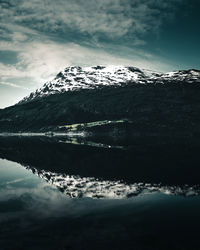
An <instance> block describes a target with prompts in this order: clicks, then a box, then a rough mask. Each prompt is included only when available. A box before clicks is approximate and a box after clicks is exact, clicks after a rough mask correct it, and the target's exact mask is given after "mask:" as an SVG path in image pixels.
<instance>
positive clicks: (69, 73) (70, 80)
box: [21, 66, 200, 103]
mask: <svg viewBox="0 0 200 250" xmlns="http://www.w3.org/2000/svg"><path fill="white" fill-rule="evenodd" d="M172 81H180V82H187V83H194V82H197V83H200V71H197V70H183V71H175V72H169V73H166V74H162V73H156V72H153V71H148V70H140V69H139V68H135V67H123V66H107V67H104V66H95V67H85V68H82V67H68V68H66V69H65V70H64V71H61V72H60V73H59V74H57V76H56V77H55V78H54V79H53V80H52V81H50V82H47V83H45V84H44V85H43V86H42V87H41V88H39V89H37V90H36V91H35V92H32V93H31V94H30V95H29V96H28V97H25V98H24V99H23V100H22V101H21V103H22V102H26V101H31V100H34V99H35V98H38V97H44V96H48V95H52V94H58V93H64V92H67V91H79V90H83V89H97V88H102V87H105V86H113V87H117V86H119V87H123V86H125V85H127V84H129V83H135V84H164V83H166V82H167V83H169V82H172Z"/></svg>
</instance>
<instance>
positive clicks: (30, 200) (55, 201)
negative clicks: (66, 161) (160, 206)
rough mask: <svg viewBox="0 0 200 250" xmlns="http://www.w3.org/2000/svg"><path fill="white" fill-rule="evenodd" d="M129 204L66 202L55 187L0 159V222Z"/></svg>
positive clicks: (89, 201)
mask: <svg viewBox="0 0 200 250" xmlns="http://www.w3.org/2000/svg"><path fill="white" fill-rule="evenodd" d="M146 198H147V197H146ZM143 199H145V197H143ZM129 202H130V200H121V201H120V200H118V201H114V200H110V201H108V200H102V201H98V200H92V199H88V198H85V199H69V198H67V197H66V196H65V195H64V194H62V193H61V192H60V191H59V190H58V189H57V188H56V187H54V186H53V185H50V184H48V183H47V182H46V181H45V180H43V179H41V178H39V177H38V176H36V175H34V174H32V172H31V171H28V170H27V169H25V168H23V167H22V166H20V164H17V163H14V162H10V161H7V160H0V204H1V206H0V221H3V220H5V219H8V218H9V219H11V218H14V217H15V216H28V217H31V216H34V217H37V216H39V217H41V216H42V217H48V216H53V217H57V216H58V217H59V216H63V215H65V216H72V215H73V216H77V215H78V216H80V215H81V214H85V213H88V212H91V211H94V210H95V211H96V210H99V209H104V208H106V207H110V206H111V207H112V206H113V205H117V204H119V205H120V204H124V203H129ZM135 202H137V199H135ZM5 214H7V215H8V216H5Z"/></svg>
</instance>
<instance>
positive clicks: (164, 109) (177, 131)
mask: <svg viewBox="0 0 200 250" xmlns="http://www.w3.org/2000/svg"><path fill="white" fill-rule="evenodd" d="M137 72H138V70H136V71H135V73H134V74H136V73H137ZM132 73H133V72H132ZM138 74H139V75H142V73H141V72H140V73H138ZM152 74H153V75H154V76H155V73H151V76H150V78H151V81H150V80H147V79H150V78H146V83H145V84H144V83H141V82H140V80H137V81H136V80H133V79H132V80H130V79H129V81H126V82H124V83H120V84H117V83H116V84H114V83H112V84H111V85H110V84H107V85H102V86H101V87H99V85H98V87H97V86H96V85H95V86H96V87H95V88H82V87H80V86H79V88H78V89H75V90H67V91H64V92H62V91H61V92H59V93H54V92H53V93H52V92H51V91H50V92H49V94H48V95H45V96H42V94H41V93H43V92H42V91H39V90H37V91H36V92H37V93H40V94H41V95H40V94H39V95H38V96H35V97H34V98H25V99H24V100H23V101H22V102H20V103H18V104H16V105H14V106H11V107H8V108H6V109H4V110H0V132H41V131H45V132H46V131H60V128H61V127H63V126H67V125H70V124H79V123H89V122H95V121H105V120H108V121H115V120H120V119H128V120H129V121H131V122H130V124H129V125H128V133H129V134H133V135H140V134H147V135H159V134H163V135H172V136H174V135H176V136H179V135H180V136H193V135H199V134H200V117H199V113H200V103H199V96H200V84H199V81H200V77H199V71H194V70H189V71H180V72H174V73H168V74H165V75H164V76H162V77H161V76H158V75H157V76H155V77H156V79H155V78H154V80H152ZM137 79H138V78H137ZM65 80H66V79H65ZM125 80H126V79H125V78H124V81H125ZM52 84H53V83H52ZM52 86H53V85H52ZM66 86H68V85H67V84H66ZM31 96H33V95H31ZM120 126H121V127H120ZM111 127H112V126H111ZM119 127H120V130H124V129H125V130H126V129H127V126H125V125H124V127H123V126H122V125H119ZM113 129H114V128H113V127H112V130H113ZM61 131H63V129H61Z"/></svg>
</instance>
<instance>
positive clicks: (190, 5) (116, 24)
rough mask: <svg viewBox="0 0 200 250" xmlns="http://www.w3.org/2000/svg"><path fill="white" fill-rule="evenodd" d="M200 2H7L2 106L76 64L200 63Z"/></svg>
mask: <svg viewBox="0 0 200 250" xmlns="http://www.w3.org/2000/svg"><path fill="white" fill-rule="evenodd" d="M199 11H200V3H199V1H198V0H168V1H161V0H56V1H52V0H29V1H26V0H0V108H3V107H6V106H9V105H12V104H14V103H16V102H17V101H19V100H20V99H21V98H22V97H24V96H26V95H27V94H29V93H30V92H31V91H33V90H35V89H36V88H38V87H40V86H41V85H43V84H44V83H45V82H46V81H47V80H50V79H52V78H53V77H54V76H55V75H56V74H57V73H58V72H59V71H60V70H62V69H63V68H65V67H67V66H70V65H80V66H89V65H97V64H103V65H108V64H112V65H132V66H136V67H140V68H147V69H152V70H155V71H161V72H166V71H172V70H177V69H187V68H197V69H199V68H200V60H199V56H200V46H199V44H200V32H199V23H200V17H199Z"/></svg>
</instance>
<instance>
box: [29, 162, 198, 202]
mask: <svg viewBox="0 0 200 250" xmlns="http://www.w3.org/2000/svg"><path fill="white" fill-rule="evenodd" d="M26 169H29V170H31V171H32V172H33V173H34V174H36V175H38V176H39V177H41V178H43V179H45V180H46V181H47V182H48V183H51V184H53V185H54V186H56V187H57V188H59V190H60V191H62V192H63V193H65V194H66V195H67V196H69V197H71V198H82V197H90V198H103V199H105V198H110V199H122V198H130V197H132V196H137V195H139V194H141V193H144V192H162V193H164V194H171V195H184V196H195V195H199V194H200V187H199V185H198V186H189V185H184V186H163V185H161V184H145V183H134V184H126V183H123V182H122V181H108V180H98V179H96V178H93V177H79V176H70V175H66V174H58V173H52V172H49V171H48V172H47V171H44V170H38V169H36V168H30V167H27V166H26Z"/></svg>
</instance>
